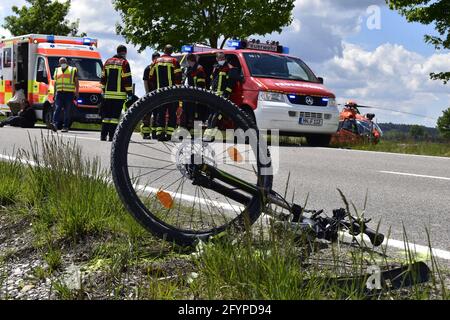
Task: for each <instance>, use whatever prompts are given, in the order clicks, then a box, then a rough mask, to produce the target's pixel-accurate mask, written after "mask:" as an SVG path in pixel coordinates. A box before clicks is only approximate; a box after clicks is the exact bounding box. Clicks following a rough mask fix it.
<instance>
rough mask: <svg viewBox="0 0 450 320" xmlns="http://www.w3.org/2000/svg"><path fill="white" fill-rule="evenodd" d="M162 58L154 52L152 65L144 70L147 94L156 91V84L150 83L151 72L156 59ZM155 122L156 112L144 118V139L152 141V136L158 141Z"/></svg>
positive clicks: (142, 128)
mask: <svg viewBox="0 0 450 320" xmlns="http://www.w3.org/2000/svg"><path fill="white" fill-rule="evenodd" d="M160 56H161V55H160V54H159V52H154V53H153V54H152V63H150V64H149V65H148V66H147V67H146V68H145V70H144V77H143V78H142V80H144V88H145V93H149V92H152V91H153V90H155V89H156V87H155V84H154V83H153V82H151V81H150V70H151V69H152V67H153V65H154V64H155V61H156V59H158V58H159V57H160ZM155 121H156V112H155V111H154V112H152V113H149V114H148V115H146V116H145V117H144V119H143V120H142V125H141V134H142V137H143V139H150V135H151V137H152V139H156V127H155Z"/></svg>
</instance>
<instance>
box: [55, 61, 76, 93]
mask: <svg viewBox="0 0 450 320" xmlns="http://www.w3.org/2000/svg"><path fill="white" fill-rule="evenodd" d="M76 73H77V68H75V67H70V66H69V67H67V68H66V70H64V71H63V70H62V68H61V67H58V68H56V69H55V75H54V77H53V78H54V79H55V93H56V92H75V74H76Z"/></svg>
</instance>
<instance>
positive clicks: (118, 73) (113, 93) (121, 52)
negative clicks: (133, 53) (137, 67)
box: [100, 45, 133, 141]
mask: <svg viewBox="0 0 450 320" xmlns="http://www.w3.org/2000/svg"><path fill="white" fill-rule="evenodd" d="M126 55H127V48H126V47H125V46H123V45H120V46H118V47H117V54H116V55H115V56H114V57H112V58H110V59H108V60H106V62H105V65H104V66H103V70H102V80H101V84H102V88H103V102H102V106H101V111H100V114H101V117H102V131H101V134H100V139H101V140H102V141H106V138H107V137H109V141H112V138H113V136H114V132H115V131H116V128H117V125H118V123H119V120H120V114H121V112H122V108H123V105H124V102H125V101H126V100H127V99H131V98H132V97H133V85H132V78H131V70H130V64H129V63H128V61H127V59H126Z"/></svg>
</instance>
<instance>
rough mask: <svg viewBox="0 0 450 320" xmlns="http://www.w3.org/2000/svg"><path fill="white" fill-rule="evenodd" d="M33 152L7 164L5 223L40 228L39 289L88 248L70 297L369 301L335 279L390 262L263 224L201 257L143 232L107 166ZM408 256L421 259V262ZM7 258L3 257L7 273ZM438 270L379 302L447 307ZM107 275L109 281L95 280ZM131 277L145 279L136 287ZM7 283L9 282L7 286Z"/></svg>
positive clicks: (58, 143)
mask: <svg viewBox="0 0 450 320" xmlns="http://www.w3.org/2000/svg"><path fill="white" fill-rule="evenodd" d="M32 145H33V146H34V147H33V150H32V151H31V152H30V153H24V152H21V153H19V155H18V156H19V158H21V159H28V160H33V161H34V162H35V163H36V164H37V165H36V166H31V165H23V164H20V163H19V162H13V163H10V162H2V161H0V176H1V177H2V179H1V180H0V199H3V200H2V201H3V204H1V206H3V209H2V210H0V215H3V216H4V215H11V216H14V219H18V218H22V219H27V220H26V221H29V222H30V223H31V225H32V230H33V245H34V246H35V248H36V249H37V250H38V252H41V256H42V260H43V261H45V262H46V265H47V266H46V267H45V268H42V267H39V268H38V269H36V270H35V271H34V277H35V278H37V279H38V280H39V281H43V280H44V279H45V278H48V277H58V275H59V274H60V273H61V272H63V271H64V268H65V267H66V266H67V265H68V264H70V263H72V262H71V261H70V260H69V261H67V260H65V259H66V258H65V256H66V255H67V254H68V253H69V252H71V250H75V251H77V250H80V249H82V250H83V252H84V258H83V260H82V261H81V262H78V263H79V264H80V265H81V267H82V268H83V270H84V271H83V272H85V273H86V274H87V275H89V276H88V277H87V279H88V280H87V283H84V284H83V287H82V289H81V290H75V291H74V290H71V289H70V288H68V287H67V285H65V284H64V282H63V281H62V280H61V281H60V280H55V281H53V290H54V292H56V294H57V296H58V297H59V298H61V299H86V298H87V297H89V298H96V297H97V296H98V297H102V298H104V297H105V296H108V297H109V298H111V299H123V298H130V297H132V298H135V299H251V300H263V299H281V300H285V299H286V300H287V299H295V300H297V299H366V298H367V296H365V295H364V294H363V292H362V286H361V285H360V284H359V283H357V282H355V283H354V284H352V285H351V286H348V287H345V288H342V287H341V286H339V285H338V284H336V283H335V282H333V281H331V282H330V281H329V280H328V278H327V277H335V276H337V275H340V276H343V275H361V274H364V269H365V267H367V265H370V264H377V265H380V266H383V265H386V264H388V261H387V260H383V259H380V258H379V256H377V255H376V254H373V253H370V252H369V253H368V252H365V251H363V250H360V249H357V248H352V249H350V250H347V251H345V253H344V254H343V253H342V250H341V249H342V248H341V246H340V245H338V244H335V245H331V246H329V247H328V253H326V254H325V253H321V252H322V251H321V250H313V251H311V250H307V249H308V248H309V247H308V246H305V245H298V244H296V243H295V242H294V241H293V236H292V235H290V234H289V233H286V232H279V231H277V230H276V229H273V228H270V229H269V230H268V231H269V232H267V230H264V232H263V230H262V229H261V228H260V227H259V226H255V227H254V228H253V229H252V232H248V233H247V234H244V235H241V236H240V237H238V238H231V237H228V236H223V237H221V238H218V239H213V241H212V242H210V243H208V244H205V245H204V246H203V247H202V248H200V247H199V248H197V249H198V251H199V252H200V254H195V255H193V254H191V253H192V251H190V250H189V249H184V248H179V247H176V246H174V245H171V244H168V243H166V242H163V241H160V240H158V239H155V238H153V237H152V236H151V235H149V234H148V233H147V232H146V231H145V230H144V229H143V228H142V227H141V226H140V225H139V224H137V223H136V222H135V221H134V220H133V219H132V218H131V217H130V215H129V214H128V213H127V212H126V211H125V209H124V207H123V205H122V203H121V201H120V200H119V198H118V195H117V193H116V191H115V189H114V188H113V187H112V186H111V185H110V183H109V182H108V180H107V177H108V173H107V172H105V171H103V170H102V169H101V165H100V163H99V161H98V160H97V159H86V158H84V156H83V153H82V150H81V149H80V147H79V146H78V145H76V144H75V143H74V142H67V141H64V140H62V139H58V138H45V137H42V141H40V142H38V143H35V142H33V143H32ZM37 146H39V147H37ZM0 217H1V216H0ZM28 225H29V224H28ZM5 254H6V255H8V253H5ZM12 254H13V255H16V254H15V253H12ZM15 258H17V257H15ZM407 258H408V259H411V260H413V255H412V254H409V255H408V256H407ZM8 260H9V258H8V257H6V256H5V257H4V258H3V259H0V265H1V264H5V263H8ZM433 270H434V272H433V281H432V282H431V283H430V284H428V285H426V286H416V287H415V288H413V290H410V291H407V293H406V294H403V295H400V294H398V293H396V292H390V291H389V290H387V291H385V292H383V294H381V295H378V296H375V297H370V298H374V299H378V298H380V299H390V298H396V299H412V298H413V299H430V298H438V299H448V298H449V295H448V292H447V291H446V289H445V284H444V281H443V280H442V279H443V277H444V275H443V273H442V272H440V269H439V266H438V265H437V263H436V262H435V261H433ZM0 272H1V269H0ZM99 273H100V274H101V280H98V279H97V280H92V281H90V280H89V279H90V278H89V277H91V276H93V275H95V274H99ZM130 277H135V278H136V279H137V280H136V281H135V283H134V285H132V286H130V285H129V284H128V283H129V282H127V279H129V278H130ZM6 278H7V274H6V275H3V276H2V274H0V287H1V283H2V282H4V281H5V279H6ZM432 293H434V295H433V294H432ZM0 294H1V293H0Z"/></svg>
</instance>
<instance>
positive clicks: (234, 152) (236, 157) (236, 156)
mask: <svg viewBox="0 0 450 320" xmlns="http://www.w3.org/2000/svg"><path fill="white" fill-rule="evenodd" d="M228 155H229V156H230V158H231V160H233V161H234V162H239V163H240V162H242V155H241V153H240V152H239V151H238V149H236V148H235V147H229V148H228Z"/></svg>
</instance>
